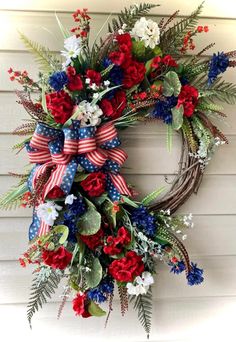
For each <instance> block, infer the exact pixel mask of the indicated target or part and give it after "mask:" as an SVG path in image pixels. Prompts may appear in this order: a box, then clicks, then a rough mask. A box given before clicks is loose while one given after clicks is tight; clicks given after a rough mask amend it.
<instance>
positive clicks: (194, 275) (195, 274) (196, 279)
mask: <svg viewBox="0 0 236 342" xmlns="http://www.w3.org/2000/svg"><path fill="white" fill-rule="evenodd" d="M191 266H192V267H191V271H190V272H189V274H188V275H187V280H188V285H190V286H192V285H198V284H201V283H202V282H203V280H204V278H203V276H202V275H203V269H201V268H198V267H197V264H194V263H193V262H191Z"/></svg>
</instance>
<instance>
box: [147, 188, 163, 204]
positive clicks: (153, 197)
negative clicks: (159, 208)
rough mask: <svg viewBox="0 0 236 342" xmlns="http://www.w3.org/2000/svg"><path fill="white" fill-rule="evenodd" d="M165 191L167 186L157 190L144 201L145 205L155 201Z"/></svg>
mask: <svg viewBox="0 0 236 342" xmlns="http://www.w3.org/2000/svg"><path fill="white" fill-rule="evenodd" d="M164 190H165V186H163V187H161V188H160V189H157V190H155V191H153V192H151V193H150V194H148V195H147V196H146V197H144V199H143V200H142V204H143V205H148V204H149V203H151V202H152V201H154V200H155V199H156V198H157V197H158V196H159V195H160V194H161V193H162V192H163V191H164Z"/></svg>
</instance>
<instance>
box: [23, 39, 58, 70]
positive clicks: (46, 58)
mask: <svg viewBox="0 0 236 342" xmlns="http://www.w3.org/2000/svg"><path fill="white" fill-rule="evenodd" d="M19 34H20V38H21V40H22V41H23V43H24V45H25V46H26V48H27V49H28V50H29V51H30V52H31V53H32V54H33V55H34V56H35V60H36V62H37V63H38V64H39V66H40V69H41V70H42V71H43V72H46V73H48V72H51V71H53V70H58V69H60V65H59V61H58V60H57V58H56V57H55V56H53V55H52V53H51V52H50V51H49V49H47V48H45V47H44V46H42V45H40V44H38V43H36V42H33V41H32V40H30V39H29V38H27V37H26V36H25V35H24V34H23V33H21V32H19Z"/></svg>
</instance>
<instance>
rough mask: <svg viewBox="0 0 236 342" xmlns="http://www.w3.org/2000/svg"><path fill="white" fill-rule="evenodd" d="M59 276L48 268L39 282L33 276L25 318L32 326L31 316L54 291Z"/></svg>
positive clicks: (59, 278)
mask: <svg viewBox="0 0 236 342" xmlns="http://www.w3.org/2000/svg"><path fill="white" fill-rule="evenodd" d="M60 280H61V277H60V276H59V275H58V273H56V271H55V270H53V269H50V272H49V273H48V275H45V277H44V279H43V280H42V281H40V282H39V279H38V277H35V278H34V279H33V282H32V286H31V294H30V298H29V303H28V305H27V319H28V322H29V325H30V328H32V323H31V321H32V318H33V315H34V314H35V313H36V311H38V310H39V308H42V306H43V304H45V303H47V301H48V299H49V298H51V297H52V294H54V293H55V289H57V287H58V285H59V282H60Z"/></svg>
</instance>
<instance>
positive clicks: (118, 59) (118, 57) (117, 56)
mask: <svg viewBox="0 0 236 342" xmlns="http://www.w3.org/2000/svg"><path fill="white" fill-rule="evenodd" d="M109 59H110V60H111V61H112V63H114V64H115V65H121V64H123V62H124V60H125V54H124V53H123V52H119V51H113V52H111V53H110V54H109Z"/></svg>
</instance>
